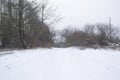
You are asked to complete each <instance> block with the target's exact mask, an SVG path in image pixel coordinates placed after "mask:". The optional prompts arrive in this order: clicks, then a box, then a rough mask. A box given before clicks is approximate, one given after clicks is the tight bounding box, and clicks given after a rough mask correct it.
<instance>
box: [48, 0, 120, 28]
mask: <svg viewBox="0 0 120 80" xmlns="http://www.w3.org/2000/svg"><path fill="white" fill-rule="evenodd" d="M49 1H50V2H53V3H54V5H56V6H57V7H58V10H57V11H58V12H59V13H60V14H61V15H62V16H63V17H64V18H63V20H62V21H61V22H60V23H59V24H58V25H57V26H58V27H59V28H63V27H65V26H67V25H74V26H82V25H85V24H88V23H97V22H105V23H108V19H109V17H111V19H112V24H114V25H116V26H120V9H119V8H120V0H49Z"/></svg>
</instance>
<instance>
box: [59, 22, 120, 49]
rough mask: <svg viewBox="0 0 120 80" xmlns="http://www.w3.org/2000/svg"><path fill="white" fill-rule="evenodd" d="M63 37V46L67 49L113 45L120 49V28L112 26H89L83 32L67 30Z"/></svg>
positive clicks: (63, 32) (98, 24) (102, 24)
mask: <svg viewBox="0 0 120 80" xmlns="http://www.w3.org/2000/svg"><path fill="white" fill-rule="evenodd" d="M72 27H74V26H72ZM61 35H62V36H61V37H62V38H63V39H64V41H63V42H62V44H63V45H62V46H65V47H68V46H83V47H97V46H99V47H104V46H109V47H110V46H112V45H113V46H115V45H117V46H118V47H120V45H119V43H120V37H119V35H120V34H119V28H118V27H114V26H113V25H112V24H105V23H97V24H88V25H85V26H84V28H83V29H82V30H80V29H70V28H66V29H64V30H63V31H62V32H61ZM60 44H61V43H60ZM60 44H59V45H60Z"/></svg>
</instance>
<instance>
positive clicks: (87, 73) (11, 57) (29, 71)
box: [0, 48, 120, 80]
mask: <svg viewBox="0 0 120 80" xmlns="http://www.w3.org/2000/svg"><path fill="white" fill-rule="evenodd" d="M3 53H7V54H8V55H5V56H3ZM13 53H14V54H13ZM0 54H2V56H1V57H0V80H120V51H113V50H92V49H86V50H79V49H75V48H53V49H35V50H25V51H11V52H10V54H9V52H1V53H0Z"/></svg>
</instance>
